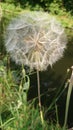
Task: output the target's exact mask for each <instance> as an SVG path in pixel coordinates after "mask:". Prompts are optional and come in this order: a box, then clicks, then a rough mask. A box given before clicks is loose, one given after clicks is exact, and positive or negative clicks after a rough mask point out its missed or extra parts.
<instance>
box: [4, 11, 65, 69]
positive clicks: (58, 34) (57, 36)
mask: <svg viewBox="0 0 73 130" xmlns="http://www.w3.org/2000/svg"><path fill="white" fill-rule="evenodd" d="M5 42H6V44H5V46H6V49H7V51H8V52H9V53H10V55H11V58H12V59H13V60H14V61H15V62H16V63H17V64H24V65H28V66H30V69H38V70H46V69H47V67H48V65H51V66H52V65H53V64H54V63H55V62H56V61H57V60H59V59H60V58H61V57H62V56H63V52H64V49H65V48H66V43H67V42H66V35H65V33H64V29H63V27H62V26H61V25H60V23H59V22H57V20H56V19H55V18H53V17H52V16H50V15H49V14H48V13H43V12H36V11H34V12H27V13H25V14H22V15H20V16H19V17H17V18H15V19H13V20H12V21H11V22H10V24H9V26H8V28H7V32H6V39H5Z"/></svg>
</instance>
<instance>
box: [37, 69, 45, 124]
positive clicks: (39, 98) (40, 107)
mask: <svg viewBox="0 0 73 130" xmlns="http://www.w3.org/2000/svg"><path fill="white" fill-rule="evenodd" d="M37 83H38V100H39V109H40V117H41V122H42V124H44V119H43V111H42V105H41V96H40V77H39V71H38V70H37Z"/></svg>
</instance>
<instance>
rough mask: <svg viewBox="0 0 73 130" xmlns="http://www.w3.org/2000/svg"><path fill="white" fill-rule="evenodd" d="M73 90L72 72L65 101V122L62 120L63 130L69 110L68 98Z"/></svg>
mask: <svg viewBox="0 0 73 130" xmlns="http://www.w3.org/2000/svg"><path fill="white" fill-rule="evenodd" d="M72 88H73V72H72V75H71V78H70V83H69V86H68V93H67V100H66V111H65V120H64V129H65V128H66V125H67V118H68V110H69V103H70V97H71V92H72Z"/></svg>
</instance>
